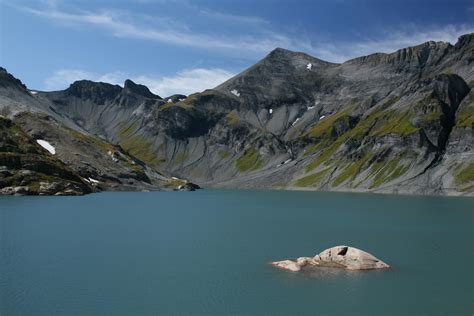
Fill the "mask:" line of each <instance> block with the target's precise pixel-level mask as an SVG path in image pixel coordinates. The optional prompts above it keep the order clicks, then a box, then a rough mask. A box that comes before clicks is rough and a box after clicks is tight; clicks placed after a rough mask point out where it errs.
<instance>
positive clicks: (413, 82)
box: [0, 34, 474, 195]
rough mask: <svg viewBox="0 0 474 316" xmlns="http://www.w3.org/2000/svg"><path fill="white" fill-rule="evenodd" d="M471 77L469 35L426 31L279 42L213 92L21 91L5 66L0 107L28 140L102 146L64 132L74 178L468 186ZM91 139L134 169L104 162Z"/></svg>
mask: <svg viewBox="0 0 474 316" xmlns="http://www.w3.org/2000/svg"><path fill="white" fill-rule="evenodd" d="M473 85H474V34H467V35H464V36H461V37H460V38H459V40H458V42H457V43H456V44H455V45H451V44H449V43H444V42H427V43H423V44H421V45H417V46H414V47H408V48H404V49H400V50H398V51H396V52H394V53H391V54H382V53H376V54H372V55H369V56H363V57H359V58H355V59H352V60H349V61H346V62H344V63H341V64H336V63H329V62H325V61H322V60H319V59H317V58H314V57H311V56H309V55H307V54H304V53H299V52H292V51H288V50H285V49H281V48H277V49H275V50H274V51H272V52H271V53H269V54H268V55H267V56H266V57H265V58H264V59H262V60H261V61H259V62H258V63H257V64H255V65H253V66H252V67H250V68H249V69H247V70H245V71H243V72H242V73H240V74H238V75H237V76H235V77H234V78H231V79H230V80H228V81H226V82H224V83H222V84H221V85H219V86H218V87H215V88H214V89H208V90H205V91H203V92H201V93H195V94H192V95H189V96H184V95H174V96H170V97H166V98H161V97H160V96H157V95H155V94H153V93H151V92H150V91H149V90H148V88H146V87H145V86H142V85H137V84H135V83H133V82H132V81H130V80H127V81H126V82H125V83H124V87H123V88H122V87H120V86H116V85H110V84H106V83H97V82H91V81H77V82H75V83H73V84H72V85H71V86H70V87H69V88H68V89H66V90H64V91H55V92H31V91H29V90H27V88H26V87H25V86H24V85H23V84H22V83H21V82H20V81H19V80H17V79H16V78H14V77H13V76H11V75H10V74H8V73H7V72H6V71H5V70H3V71H2V72H0V108H3V111H4V112H6V114H7V116H8V117H11V118H12V119H13V121H14V122H19V123H20V124H23V125H20V126H28V128H27V129H26V130H25V131H26V133H28V134H29V135H31V136H32V137H36V138H37V137H39V136H41V137H44V136H47V137H44V138H47V139H49V140H50V141H51V142H57V143H58V144H59V143H60V142H59V141H58V140H59V139H62V137H63V135H71V134H74V135H76V136H77V135H81V136H82V135H85V137H86V139H85V140H83V143H82V145H83V146H86V145H89V146H92V147H94V148H97V147H99V149H98V150H97V152H98V154H97V155H98V157H99V156H100V159H99V158H98V159H92V158H91V156H92V155H90V154H89V153H91V152H93V151H91V150H92V149H85V150H84V149H82V151H81V149H80V148H78V147H77V146H76V144H75V142H74V141H73V140H70V139H68V140H65V141H63V143H64V144H74V145H68V146H69V147H64V150H61V151H60V152H67V153H68V155H65V154H62V155H58V158H59V159H61V161H74V165H76V164H81V161H82V160H84V161H86V160H87V159H88V160H87V161H86V162H87V163H88V164H81V168H78V169H80V170H81V172H83V177H92V178H94V177H93V176H95V177H100V176H101V175H102V177H101V181H106V180H105V179H107V177H108V176H109V175H112V176H111V177H112V178H116V179H119V181H118V182H117V181H116V182H114V185H112V183H110V185H107V186H105V187H104V189H106V190H110V189H114V190H115V189H129V188H127V186H126V183H127V181H122V179H133V180H130V181H132V182H133V181H135V182H141V183H147V184H149V185H150V186H151V187H153V186H156V185H158V186H160V185H163V183H170V181H171V182H172V180H173V179H174V178H178V179H187V180H188V181H192V182H194V183H198V184H200V185H203V186H205V187H235V188H279V189H305V190H308V189H310V190H326V191H360V192H381V193H401V194H439V195H474V149H473V146H474V125H473V124H474V96H473V92H472V87H473ZM7 108H8V110H5V109H7ZM31 122H35V123H34V124H33V123H31ZM48 122H49V124H50V125H51V124H53V126H54V124H58V125H60V126H61V129H52V128H48V127H47V126H48ZM33 126H34V128H33ZM63 129H64V130H63ZM52 130H55V131H56V134H54V135H53V133H52V132H51V131H52ZM65 131H67V132H65ZM89 138H90V139H89ZM95 142H102V143H104V144H107V145H108V146H113V148H115V150H116V152H120V153H121V154H123V155H125V156H126V157H128V158H129V159H131V160H132V161H135V162H136V164H137V165H139V166H140V168H141V169H140V172H138V170H134V169H133V168H129V169H127V172H125V173H124V172H122V171H120V170H112V169H110V166H109V163H108V160H107V159H108V158H107V157H108V156H107V155H104V152H105V150H103V149H100V147H101V146H98V145H97V144H95ZM91 144H95V145H91ZM64 146H66V145H64ZM107 152H108V150H107ZM76 153H78V155H79V156H80V157H81V158H80V159H75V160H73V158H74V157H75V156H76ZM109 158H110V157H109ZM86 166H87V167H86ZM114 166H115V165H114ZM134 166H135V165H134ZM126 167H127V165H126V164H125V166H123V168H126ZM120 168H122V167H120ZM83 170H88V171H87V172H89V173H85V172H84V171H83ZM135 172H136V173H135ZM124 174H125V175H126V176H125V177H123V175H124ZM150 174H153V175H154V176H152V178H153V177H154V178H157V179H158V180H157V181H155V182H156V183H157V184H156V183H155V182H154V181H152V180H151V178H150V177H151V176H150ZM118 175H120V176H118ZM146 177H148V180H150V181H148V180H147V178H146ZM94 179H95V178H94ZM170 179H171V180H170ZM107 181H108V180H107ZM110 181H112V180H110ZM181 181H182V183H186V182H185V180H181ZM140 186H143V185H140ZM145 187H146V186H145Z"/></svg>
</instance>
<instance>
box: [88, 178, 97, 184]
mask: <svg viewBox="0 0 474 316" xmlns="http://www.w3.org/2000/svg"><path fill="white" fill-rule="evenodd" d="M89 181H90V182H92V183H99V180H96V179H92V178H89Z"/></svg>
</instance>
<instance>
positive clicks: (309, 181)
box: [295, 168, 331, 187]
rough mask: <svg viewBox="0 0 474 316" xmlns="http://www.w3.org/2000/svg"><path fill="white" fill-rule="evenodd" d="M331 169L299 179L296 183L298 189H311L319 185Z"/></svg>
mask: <svg viewBox="0 0 474 316" xmlns="http://www.w3.org/2000/svg"><path fill="white" fill-rule="evenodd" d="M330 169H331V168H326V169H323V170H321V171H318V172H316V173H313V174H311V175H309V176H306V177H303V178H301V179H298V180H297V181H296V183H295V185H296V186H298V187H310V186H315V185H317V184H319V182H320V181H321V180H322V179H323V178H324V176H325V175H326V174H327V173H328V171H329V170H330Z"/></svg>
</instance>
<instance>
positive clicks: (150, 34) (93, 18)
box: [22, 6, 303, 53]
mask: <svg viewBox="0 0 474 316" xmlns="http://www.w3.org/2000/svg"><path fill="white" fill-rule="evenodd" d="M22 9H23V10H25V11H27V12H29V13H31V14H34V15H37V16H40V17H43V18H47V19H50V20H53V21H56V22H62V23H63V24H64V25H66V26H74V25H90V26H95V27H99V28H102V29H104V30H106V31H109V32H111V34H112V35H113V36H117V37H125V38H135V39H142V40H152V41H157V42H163V43H168V44H174V45H181V46H189V47H197V48H205V49H222V50H239V51H248V52H253V53H255V52H258V53H265V52H268V51H270V50H272V49H273V48H275V47H278V46H286V47H288V46H296V47H303V46H301V45H299V44H298V43H297V42H295V41H293V40H292V39H291V38H290V37H287V36H284V35H281V34H278V33H275V32H272V31H269V30H264V32H265V33H266V34H265V36H264V37H262V36H250V35H238V34H237V35H233V36H217V35H209V34H204V33H196V32H192V31H190V27H188V26H187V25H185V24H179V23H177V22H175V23H174V24H173V27H172V28H171V27H169V26H166V23H160V24H161V25H159V26H158V27H153V26H149V25H141V24H140V23H139V21H143V20H147V21H152V20H154V21H156V20H157V19H158V20H159V19H164V18H160V17H151V16H133V15H131V14H130V13H127V12H118V11H112V10H102V11H100V12H89V11H80V12H75V13H71V12H66V11H61V10H59V9H57V7H56V6H50V7H48V8H47V9H34V8H29V7H23V8H22ZM203 14H205V15H209V14H214V15H215V16H218V17H221V18H222V16H223V14H220V13H214V12H212V13H210V12H208V11H204V13H203ZM229 19H231V20H233V21H235V20H238V19H239V17H238V16H232V18H230V17H229ZM240 19H243V20H252V21H255V22H257V21H260V20H258V19H257V18H255V17H240ZM261 21H263V20H261ZM259 23H260V22H259Z"/></svg>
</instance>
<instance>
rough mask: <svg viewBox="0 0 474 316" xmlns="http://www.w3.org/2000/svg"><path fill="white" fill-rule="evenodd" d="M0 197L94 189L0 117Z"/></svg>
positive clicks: (72, 192)
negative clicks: (0, 195)
mask: <svg viewBox="0 0 474 316" xmlns="http://www.w3.org/2000/svg"><path fill="white" fill-rule="evenodd" d="M0 135H1V138H0V194H2V195H82V194H86V193H91V192H93V190H94V188H93V187H92V186H91V185H90V184H88V183H87V182H86V181H84V179H83V178H81V177H80V176H79V175H78V174H77V173H75V172H74V171H73V170H71V169H70V168H68V167H67V166H66V165H65V164H64V163H63V162H61V161H60V160H59V159H57V158H56V157H54V156H53V155H51V154H50V153H49V152H48V151H46V150H45V149H43V148H42V147H41V146H39V145H38V144H37V143H36V142H35V140H34V139H32V138H31V137H29V136H28V135H27V134H26V133H25V132H24V131H22V130H21V129H20V128H19V127H18V126H17V125H15V124H14V123H13V122H12V121H11V120H9V119H5V118H1V117H0Z"/></svg>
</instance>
